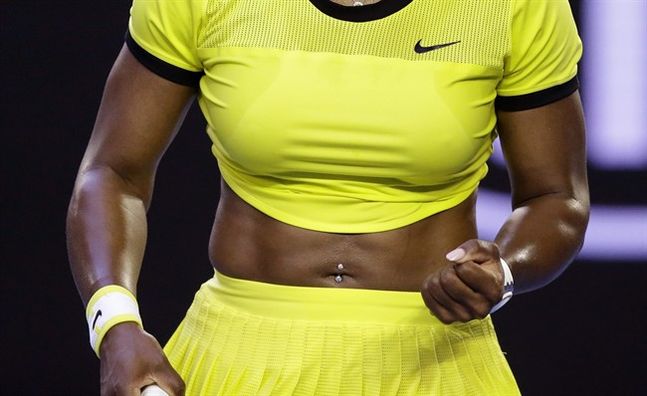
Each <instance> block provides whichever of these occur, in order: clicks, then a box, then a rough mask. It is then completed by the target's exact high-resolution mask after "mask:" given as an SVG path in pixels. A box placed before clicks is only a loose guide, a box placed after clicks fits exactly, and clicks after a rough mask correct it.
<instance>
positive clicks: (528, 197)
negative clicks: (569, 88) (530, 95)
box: [495, 92, 590, 293]
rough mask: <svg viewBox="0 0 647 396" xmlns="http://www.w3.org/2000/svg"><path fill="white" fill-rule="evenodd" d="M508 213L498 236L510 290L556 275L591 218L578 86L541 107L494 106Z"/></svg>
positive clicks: (530, 286) (581, 239) (530, 287)
mask: <svg viewBox="0 0 647 396" xmlns="http://www.w3.org/2000/svg"><path fill="white" fill-rule="evenodd" d="M497 116H498V130H499V136H500V139H501V144H502V147H503V152H504V155H505V157H506V161H507V164H508V172H509V174H510V183H511V187H512V208H513V211H512V214H511V216H510V217H509V218H508V220H507V221H506V222H505V223H504V225H503V227H502V228H501V230H500V231H499V233H498V235H497V236H496V239H495V243H496V244H497V245H498V248H499V252H500V254H501V256H502V257H504V258H505V260H506V261H507V262H508V264H510V267H511V269H512V273H513V275H514V280H515V293H520V292H521V293H523V292H527V291H531V290H534V289H538V288H540V287H542V286H544V285H546V284H548V283H550V282H551V281H552V280H554V279H555V278H557V277H558V276H559V275H560V274H561V273H562V272H563V271H564V270H565V269H566V267H567V266H568V265H569V264H570V262H571V261H572V260H573V259H574V258H575V256H576V255H577V253H578V252H579V251H580V248H581V247H582V243H583V242H584V232H585V231H586V226H587V224H588V219H589V206H590V205H589V189H588V182H587V176H586V147H585V146H586V144H585V133H584V117H583V115H582V105H581V102H580V97H579V94H578V93H577V92H575V93H573V94H571V95H570V96H568V97H566V98H564V99H562V100H559V101H557V102H554V103H551V104H549V105H546V106H542V107H539V108H535V109H531V110H525V111H517V112H505V111H499V112H498V114H497Z"/></svg>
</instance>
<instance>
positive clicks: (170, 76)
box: [126, 31, 203, 88]
mask: <svg viewBox="0 0 647 396" xmlns="http://www.w3.org/2000/svg"><path fill="white" fill-rule="evenodd" d="M126 45H127V46H128V49H129V50H130V52H131V53H132V54H133V56H134V57H135V59H137V60H138V61H139V62H140V63H141V64H142V65H144V66H145V67H146V68H147V69H148V70H150V71H152V72H153V73H155V74H157V75H158V76H160V77H162V78H164V79H166V80H169V81H172V82H174V83H177V84H181V85H186V86H189V87H193V88H198V86H199V85H200V79H201V78H202V76H203V73H202V72H194V71H190V70H185V69H182V68H181V67H177V66H175V65H172V64H170V63H167V62H164V61H163V60H161V59H159V58H157V57H155V56H154V55H153V54H151V53H149V52H148V51H146V50H145V49H144V48H142V47H141V46H140V45H139V44H137V42H136V41H135V40H134V39H133V37H132V36H131V35H130V31H126Z"/></svg>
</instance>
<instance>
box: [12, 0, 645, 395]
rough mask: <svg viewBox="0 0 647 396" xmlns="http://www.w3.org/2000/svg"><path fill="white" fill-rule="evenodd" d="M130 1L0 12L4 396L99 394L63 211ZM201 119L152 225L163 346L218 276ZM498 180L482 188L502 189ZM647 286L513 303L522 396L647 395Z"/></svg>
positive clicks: (149, 267) (173, 151)
mask: <svg viewBox="0 0 647 396" xmlns="http://www.w3.org/2000/svg"><path fill="white" fill-rule="evenodd" d="M608 1H612V0H608ZM638 1H642V0H638ZM129 3H130V2H129V1H128V0H111V1H104V2H101V1H96V2H94V1H93V2H91V1H78V0H68V1H49V2H48V1H35V0H34V1H32V0H21V1H13V2H2V4H0V18H1V19H0V29H1V35H0V40H1V42H0V44H1V47H0V48H1V52H0V62H1V65H0V76H1V78H2V84H1V91H0V105H1V107H0V131H1V133H2V139H1V140H0V148H1V153H2V156H1V164H2V165H1V177H2V184H1V187H0V188H1V190H0V209H1V215H2V216H1V217H0V221H1V223H0V232H1V233H2V234H1V239H0V243H1V250H0V271H1V273H0V282H1V289H0V290H1V293H2V294H1V300H0V301H1V304H2V311H1V314H2V315H1V316H0V353H1V355H0V365H1V366H0V370H1V371H0V373H1V374H2V381H1V382H0V394H2V395H94V394H98V367H99V361H98V359H97V358H96V357H95V356H94V354H93V352H92V351H91V349H90V347H89V345H88V335H87V328H86V323H85V319H84V313H83V307H82V305H81V302H80V299H79V298H78V296H77V294H76V289H75V286H74V283H73V281H72V277H71V275H70V272H69V269H68V264H67V255H66V250H65V227H64V225H65V212H66V208H67V203H68V200H69V196H70V192H71V190H72V186H73V182H74V177H75V173H76V169H77V167H78V165H79V162H80V159H81V156H82V153H83V150H84V147H85V145H86V143H87V141H88V137H89V133H90V131H91V128H92V125H93V121H94V116H95V114H96V110H97V107H98V104H99V101H100V97H101V92H102V87H103V83H104V81H105V78H106V76H107V73H108V71H109V68H110V66H111V64H112V61H113V60H114V58H115V56H116V55H117V52H118V50H119V48H120V47H121V45H122V41H123V40H122V38H123V33H124V32H125V30H126V23H127V17H128V7H129ZM574 6H575V7H574V10H575V11H576V13H577V11H578V7H577V4H574ZM584 89H585V87H584ZM195 110H196V109H193V111H192V112H191V114H190V115H189V117H188V119H187V122H186V123H185V126H184V128H183V130H182V132H181V133H180V135H179V136H178V138H177V139H176V142H175V143H174V145H173V146H172V147H171V148H170V149H169V151H168V153H167V155H166V157H165V158H164V160H163V162H162V164H161V167H160V171H159V173H158V174H159V176H158V180H157V185H156V192H155V199H154V201H153V205H152V207H151V209H150V212H149V222H150V228H149V244H148V250H147V252H146V257H145V263H144V267H143V273H142V276H141V282H140V288H139V300H140V305H141V310H142V316H143V318H144V321H145V325H146V328H147V330H149V331H150V332H151V333H153V334H155V335H156V336H158V338H159V339H160V341H161V342H165V341H166V340H167V339H168V337H169V336H170V334H171V332H172V331H173V328H174V327H175V326H176V325H177V324H178V322H179V321H180V319H181V317H182V315H183V313H184V311H185V310H186V308H187V307H188V305H189V303H190V301H191V299H192V296H193V293H194V291H195V290H197V287H198V285H199V283H201V282H202V281H203V280H205V279H207V278H208V277H209V276H211V274H212V271H211V268H210V266H209V262H208V260H207V242H208V237H209V231H210V227H211V222H212V218H213V213H214V211H215V207H216V202H217V198H218V173H217V168H216V164H215V161H214V160H213V158H212V156H211V153H210V143H209V140H208V138H207V136H206V134H205V133H204V132H203V127H204V125H203V121H202V118H201V116H200V115H199V114H198V112H197V111H195ZM592 171H594V170H592ZM501 177H502V176H501V174H500V172H493V174H492V175H491V179H490V180H488V181H486V184H488V183H489V184H490V185H494V186H499V185H501V184H505V182H504V181H502V180H503V179H501ZM615 180H617V179H615ZM634 182H635V180H634ZM644 182H645V180H642V183H644ZM604 183H613V180H606V181H605V179H604V177H597V176H596V177H595V179H593V180H592V192H593V199H594V200H596V199H599V200H602V201H604V200H606V197H605V195H604V191H605V190H607V189H606V188H605V184H604ZM646 220H647V219H646ZM646 288H647V264H646V263H639V262H634V263H627V262H617V263H611V262H609V263H599V262H584V261H576V262H575V263H574V264H573V265H572V266H571V267H570V269H569V270H568V271H567V272H566V273H565V274H564V275H563V276H562V277H561V278H560V279H558V280H557V281H555V282H554V283H553V284H551V285H549V286H548V287H546V288H544V289H542V290H540V291H538V292H535V293H531V294H525V295H519V296H516V297H515V298H514V299H513V300H512V302H511V303H510V304H508V306H507V307H506V308H505V309H504V310H502V311H500V312H499V313H497V314H496V315H495V322H496V324H497V327H498V333H499V339H500V342H501V344H502V346H503V349H504V350H505V351H506V352H507V357H508V359H509V361H510V364H511V366H512V369H513V371H514V372H515V374H516V377H517V380H518V382H519V385H520V387H521V389H522V392H523V393H524V394H525V395H640V394H647V379H646V377H647V375H646V374H645V372H644V371H645V369H646V368H647V325H646V323H645V319H644V315H645V313H647V310H646V309H645V308H646V307H647V293H646V292H645V289H646Z"/></svg>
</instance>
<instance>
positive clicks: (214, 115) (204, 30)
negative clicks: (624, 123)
mask: <svg viewBox="0 0 647 396" xmlns="http://www.w3.org/2000/svg"><path fill="white" fill-rule="evenodd" d="M126 40H127V44H128V47H129V48H130V51H131V52H132V53H133V55H135V57H136V58H137V59H139V61H140V62H141V63H143V64H144V65H145V66H147V67H148V68H149V69H150V70H152V71H153V72H155V73H157V74H159V75H160V76H162V77H164V78H167V79H169V80H171V81H174V82H177V83H180V84H187V85H193V84H195V85H196V86H199V92H200V94H199V103H200V107H201V109H202V111H203V113H204V115H205V117H206V119H207V123H208V128H207V132H208V134H209V136H210V138H211V140H212V141H213V146H212V151H213V154H214V155H215V157H216V158H217V160H218V165H219V168H220V171H221V174H222V177H223V178H224V180H225V181H226V182H227V184H228V185H229V186H230V187H231V188H232V189H233V190H234V191H235V192H236V193H237V194H238V195H239V196H240V197H241V198H242V199H244V200H245V201H247V202H248V203H249V204H251V205H253V206H254V207H256V208H257V209H259V210H260V211H262V212H264V213H266V214H267V215H269V216H272V217H273V218H276V219H278V220H280V221H282V222H285V223H288V224H291V225H294V226H298V227H302V228H307V229H312V230H318V231H325V232H337V233H366V232H378V231H385V230H390V229H394V228H398V227H402V226H405V225H407V224H410V223H413V222H415V221H418V220H420V219H422V218H425V217H427V216H430V215H432V214H434V213H438V212H440V211H443V210H446V209H448V208H451V207H453V206H455V205H457V204H459V203H460V202H461V201H463V200H465V199H466V198H467V197H468V196H470V195H471V194H472V193H473V192H474V191H475V190H476V188H477V186H478V184H479V181H480V180H481V179H482V178H483V177H484V176H485V174H486V173H487V165H486V160H487V159H488V158H489V156H490V154H491V151H492V142H493V140H494V139H495V137H496V132H495V125H496V116H495V106H496V107H498V108H500V109H503V110H523V109H528V108H532V107H537V106H541V105H544V104H547V103H550V102H553V101H555V100H558V99H561V98H563V97H565V96H567V95H569V94H571V93H572V92H574V91H575V90H576V89H577V81H576V79H575V76H576V72H577V62H578V60H579V58H580V55H581V43H580V40H579V37H578V35H577V31H576V28H575V24H574V22H573V17H572V15H571V11H570V8H569V4H568V1H567V0H547V1H542V0H487V1H486V0H434V1H430V0H382V1H380V2H378V3H376V4H372V5H365V6H361V7H359V6H358V7H344V6H341V5H338V4H336V3H333V2H331V1H329V0H134V3H133V7H132V9H131V20H130V24H129V33H128V34H127V38H126Z"/></svg>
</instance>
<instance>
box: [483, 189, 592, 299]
mask: <svg viewBox="0 0 647 396" xmlns="http://www.w3.org/2000/svg"><path fill="white" fill-rule="evenodd" d="M588 217H589V202H588V195H587V194H586V193H580V194H559V193H554V194H546V195H542V196H540V197H537V198H533V199H530V200H527V201H525V202H523V203H521V204H519V205H516V206H515V209H514V210H513V212H512V214H511V215H510V217H509V218H508V220H507V221H506V222H505V224H504V225H503V227H502V228H501V230H500V231H499V233H498V235H497V236H496V239H495V242H496V243H497V244H498V246H499V248H500V253H501V256H502V257H504V258H505V260H506V261H507V262H508V264H509V265H510V267H511V269H512V273H513V275H514V280H515V293H524V292H528V291H531V290H534V289H538V288H540V287H542V286H545V285H546V284H548V283H550V282H551V281H553V280H554V279H555V278H557V277H558V276H559V275H560V274H561V273H562V272H563V271H564V270H565V269H566V268H567V267H568V265H569V264H570V262H571V261H572V260H573V259H574V258H575V256H576V255H577V253H578V252H579V250H580V248H581V247H582V243H583V241H584V232H585V230H586V226H587V223H588Z"/></svg>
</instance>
